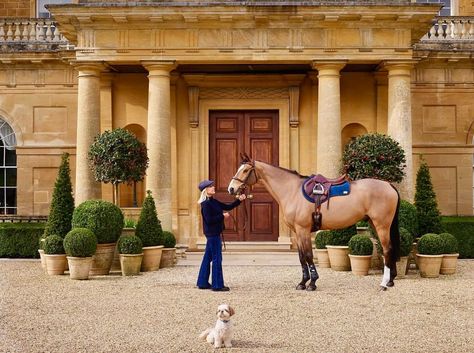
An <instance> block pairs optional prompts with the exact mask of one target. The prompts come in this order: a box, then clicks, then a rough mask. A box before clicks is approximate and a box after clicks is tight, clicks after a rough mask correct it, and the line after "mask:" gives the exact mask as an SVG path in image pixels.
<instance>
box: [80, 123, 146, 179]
mask: <svg viewBox="0 0 474 353" xmlns="http://www.w3.org/2000/svg"><path fill="white" fill-rule="evenodd" d="M88 157H89V164H90V167H91V168H92V170H93V172H94V176H95V179H96V180H97V181H102V182H104V183H112V184H118V183H124V182H126V183H132V182H134V181H141V180H143V177H144V176H145V171H146V168H147V167H148V156H147V149H146V145H145V144H144V143H142V142H140V141H138V139H137V138H136V137H135V135H133V134H132V133H131V132H129V131H127V130H124V129H114V130H112V131H105V132H104V133H103V134H101V135H99V136H97V137H96V139H95V141H94V143H93V144H92V145H91V147H90V149H89V156H88Z"/></svg>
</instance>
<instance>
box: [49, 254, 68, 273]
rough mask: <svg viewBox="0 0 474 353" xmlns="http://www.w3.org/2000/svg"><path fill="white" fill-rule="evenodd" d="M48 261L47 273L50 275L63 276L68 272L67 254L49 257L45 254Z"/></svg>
mask: <svg viewBox="0 0 474 353" xmlns="http://www.w3.org/2000/svg"><path fill="white" fill-rule="evenodd" d="M44 257H45V259H46V272H47V273H48V275H63V274H64V271H66V265H67V260H66V254H57V255H48V254H44Z"/></svg>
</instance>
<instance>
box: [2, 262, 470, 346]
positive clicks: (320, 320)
mask: <svg viewBox="0 0 474 353" xmlns="http://www.w3.org/2000/svg"><path fill="white" fill-rule="evenodd" d="M197 271H198V268H197V267H196V266H180V267H175V268H172V269H161V270H159V271H157V272H151V273H145V274H141V275H140V276H137V277H121V276H119V275H110V276H97V277H94V278H92V279H91V280H89V281H74V280H71V279H69V278H68V276H66V275H65V276H47V275H46V274H44V273H43V271H42V270H41V267H40V264H39V262H38V261H15V260H2V261H0V352H21V353H25V352H54V353H57V352H68V353H70V352H73V353H76V352H93V353H97V352H163V353H173V352H213V351H214V349H213V348H212V347H211V346H210V345H208V344H207V343H206V342H203V341H199V339H198V335H199V333H200V332H201V331H203V330H204V329H205V328H207V327H209V326H213V325H214V322H215V310H216V308H217V306H218V304H220V303H229V304H230V305H231V306H233V307H234V308H235V311H236V315H235V316H234V317H233V323H234V326H235V329H234V340H233V343H234V348H231V349H221V350H220V351H222V352H258V353H262V352H295V353H300V352H322V353H323V352H381V353H390V352H397V353H400V352H449V353H455V352H457V353H461V352H474V281H473V280H474V260H461V261H459V266H458V273H457V274H456V275H453V276H441V277H440V278H438V279H421V278H420V277H419V275H418V274H417V273H416V272H412V273H410V274H409V276H408V277H407V278H405V279H400V280H398V281H396V285H395V287H394V288H392V289H390V290H388V291H387V292H379V291H378V284H379V283H380V280H381V276H380V274H379V273H376V274H371V275H369V276H366V277H356V276H354V275H352V274H351V273H349V272H334V271H332V270H330V269H320V270H319V273H320V280H319V281H318V282H317V283H318V290H317V291H316V292H306V291H296V290H295V289H294V287H295V285H296V283H297V281H298V280H299V278H300V269H299V267H298V266H229V265H228V266H224V275H225V279H226V284H227V285H229V286H230V287H231V291H230V292H227V293H224V292H220V293H219V292H212V291H209V290H199V289H196V288H195V287H194V283H195V280H196V276H197Z"/></svg>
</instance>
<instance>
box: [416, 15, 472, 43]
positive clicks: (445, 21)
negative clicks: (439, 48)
mask: <svg viewBox="0 0 474 353" xmlns="http://www.w3.org/2000/svg"><path fill="white" fill-rule="evenodd" d="M465 40H471V41H473V40H474V17H461V16H450V17H436V18H435V20H434V24H433V26H432V27H431V29H430V31H429V32H428V33H427V34H426V35H425V36H423V38H421V41H422V42H425V41H428V42H436V41H465Z"/></svg>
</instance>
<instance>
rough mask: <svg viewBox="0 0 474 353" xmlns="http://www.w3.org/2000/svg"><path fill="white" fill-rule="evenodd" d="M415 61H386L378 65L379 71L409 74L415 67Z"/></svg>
mask: <svg viewBox="0 0 474 353" xmlns="http://www.w3.org/2000/svg"><path fill="white" fill-rule="evenodd" d="M415 64H416V61H414V60H404V61H402V60H393V61H392V60H386V61H383V62H382V63H381V64H380V69H384V70H387V71H388V72H389V74H391V73H392V72H393V71H395V70H399V71H400V72H403V71H407V72H410V71H411V70H412V69H413V68H414V67H415Z"/></svg>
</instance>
